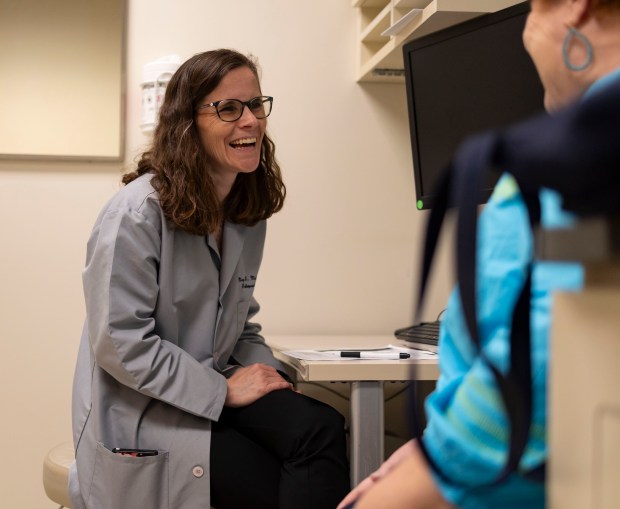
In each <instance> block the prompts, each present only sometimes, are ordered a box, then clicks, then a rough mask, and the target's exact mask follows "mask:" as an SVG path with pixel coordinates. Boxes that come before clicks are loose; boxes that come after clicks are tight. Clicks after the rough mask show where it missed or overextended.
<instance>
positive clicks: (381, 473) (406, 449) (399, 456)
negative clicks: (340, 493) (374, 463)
mask: <svg viewBox="0 0 620 509" xmlns="http://www.w3.org/2000/svg"><path fill="white" fill-rule="evenodd" d="M414 452H415V443H414V441H413V440H410V441H409V442H407V443H406V444H405V445H403V446H401V447H399V448H398V449H396V451H394V453H393V454H392V455H391V456H390V457H389V458H388V459H386V460H385V461H384V462H383V464H382V465H381V466H380V467H379V468H378V469H377V470H375V471H374V472H373V473H372V474H370V475H369V476H368V477H366V479H364V480H363V481H362V482H361V483H359V484H358V485H357V486H356V487H355V488H353V490H351V492H350V493H349V494H348V495H347V496H346V497H344V499H343V500H342V502H340V504H338V507H337V508H336V509H342V508H343V507H345V506H346V505H347V504H350V503H351V502H354V501H356V500H357V499H358V498H359V497H361V496H362V495H363V494H364V493H366V492H367V491H368V490H369V489H370V488H371V487H372V486H374V484H375V483H376V482H377V481H379V480H381V479H383V478H384V477H385V476H386V475H387V474H388V473H389V472H390V471H391V470H393V469H394V468H395V467H396V466H397V465H399V464H400V463H401V462H402V461H403V460H404V459H405V458H408V457H409V456H411V455H412V454H413V453H414Z"/></svg>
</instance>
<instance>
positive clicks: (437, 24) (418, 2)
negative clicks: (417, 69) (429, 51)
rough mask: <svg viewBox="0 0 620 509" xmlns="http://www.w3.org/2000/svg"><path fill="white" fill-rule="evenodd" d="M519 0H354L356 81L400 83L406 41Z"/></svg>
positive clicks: (502, 7)
mask: <svg viewBox="0 0 620 509" xmlns="http://www.w3.org/2000/svg"><path fill="white" fill-rule="evenodd" d="M521 1H522V0H353V7H354V8H355V9H356V11H357V15H358V43H359V44H358V55H357V81H358V82H378V83H402V82H404V72H405V71H404V69H405V68H404V64H403V55H402V46H403V44H404V43H405V42H407V41H410V40H412V39H417V38H418V37H422V36H424V35H427V34H430V33H432V32H436V31H438V30H441V29H443V28H446V27H449V26H451V25H456V24H457V23H461V22H463V21H466V20H468V19H471V18H474V17H476V16H480V15H481V14H485V13H488V12H495V11H498V10H500V9H504V8H506V7H510V6H511V5H515V4H518V3H520V2H521ZM414 10H415V11H414ZM386 30H389V33H387V34H386V33H385V32H386Z"/></svg>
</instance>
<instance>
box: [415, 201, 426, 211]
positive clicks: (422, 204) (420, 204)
mask: <svg viewBox="0 0 620 509" xmlns="http://www.w3.org/2000/svg"><path fill="white" fill-rule="evenodd" d="M416 206H417V207H418V210H422V209H423V208H424V202H423V201H422V200H418V201H417V203H416Z"/></svg>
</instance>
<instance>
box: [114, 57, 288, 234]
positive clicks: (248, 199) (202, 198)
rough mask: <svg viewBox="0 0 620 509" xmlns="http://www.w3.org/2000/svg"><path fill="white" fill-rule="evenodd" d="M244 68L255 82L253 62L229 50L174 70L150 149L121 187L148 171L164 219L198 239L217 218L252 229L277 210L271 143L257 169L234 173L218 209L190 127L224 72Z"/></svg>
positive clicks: (281, 190)
mask: <svg viewBox="0 0 620 509" xmlns="http://www.w3.org/2000/svg"><path fill="white" fill-rule="evenodd" d="M239 67H248V68H249V69H250V70H251V71H252V73H254V75H255V76H256V79H257V81H258V82H259V83H260V79H259V75H258V68H257V65H256V64H255V62H254V61H253V60H252V59H251V58H249V57H247V56H245V55H242V54H241V53H238V52H237V51H234V50H230V49H219V50H214V51H207V52H204V53H199V54H197V55H194V56H193V57H192V58H190V59H189V60H187V61H186V62H185V63H183V64H182V65H181V67H179V69H178V70H177V71H176V72H175V73H174V75H173V76H172V78H171V80H170V82H169V83H168V86H167V87H166V94H165V97H164V101H163V104H162V106H161V108H160V111H159V122H158V124H157V127H156V129H155V132H154V135H153V144H152V146H151V148H150V149H149V150H148V151H146V152H144V153H143V154H142V156H141V158H140V160H139V162H138V166H137V168H136V170H135V171H133V172H131V173H128V174H126V175H124V176H123V180H122V181H123V184H128V183H129V182H131V181H133V180H135V179H136V178H138V177H139V176H141V175H143V174H145V173H152V174H153V177H152V180H151V182H152V185H153V187H154V188H155V190H156V191H157V192H158V194H159V200H160V203H161V207H162V209H163V212H164V215H165V217H166V218H167V219H168V220H169V221H170V222H171V223H172V224H173V225H175V226H176V227H177V228H179V229H181V230H184V231H187V232H189V233H194V234H198V235H206V234H207V233H208V232H213V231H215V230H216V229H217V226H218V224H219V223H220V221H221V220H222V219H227V220H229V221H232V222H235V223H240V224H244V225H248V226H253V225H255V224H256V223H258V222H259V221H261V220H263V219H267V218H268V217H270V216H271V215H272V214H274V213H276V212H278V211H279V210H280V209H281V208H282V205H283V204H284V197H285V196H286V188H285V186H284V182H283V181H282V175H281V172H280V166H279V165H278V163H277V162H276V159H275V145H274V143H273V141H272V140H271V139H270V138H269V136H268V135H267V133H265V136H264V137H263V142H262V146H261V157H260V163H259V165H258V168H257V169H256V170H255V171H254V172H252V173H239V174H238V175H237V178H236V180H235V183H234V185H233V187H232V189H231V191H230V193H229V195H228V197H227V198H226V200H225V202H224V203H223V204H222V206H220V204H219V202H218V199H217V196H216V193H215V186H214V184H213V181H212V179H211V176H210V172H209V171H208V168H209V166H210V165H211V162H210V158H209V155H208V154H207V153H206V151H205V149H204V147H203V145H202V143H201V141H200V138H199V135H198V131H197V129H196V123H195V122H194V117H195V113H196V108H197V106H198V105H199V103H200V101H201V100H202V99H203V98H204V97H205V96H206V95H207V94H209V93H210V92H211V91H213V90H214V89H215V88H216V87H217V86H218V84H219V83H220V81H221V80H222V79H223V78H224V76H226V74H227V73H229V72H230V71H232V70H234V69H237V68H239Z"/></svg>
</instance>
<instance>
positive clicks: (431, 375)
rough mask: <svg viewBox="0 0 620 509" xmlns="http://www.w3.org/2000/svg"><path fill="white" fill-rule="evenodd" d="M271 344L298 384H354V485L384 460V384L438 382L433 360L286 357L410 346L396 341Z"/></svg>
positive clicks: (275, 339) (327, 339)
mask: <svg viewBox="0 0 620 509" xmlns="http://www.w3.org/2000/svg"><path fill="white" fill-rule="evenodd" d="M267 343H268V344H269V346H270V347H271V348H273V350H274V355H275V356H276V357H277V358H278V359H280V360H281V361H282V362H284V363H285V364H287V365H288V366H290V367H292V368H293V369H294V370H295V372H296V374H297V379H298V381H302V382H349V383H350V384H351V409H350V412H351V415H350V423H351V430H350V432H351V444H350V445H351V447H350V451H351V484H352V485H353V486H356V485H357V484H358V483H359V482H360V481H361V480H362V479H364V478H365V477H367V476H368V475H370V474H371V473H372V472H374V471H375V470H376V469H377V468H378V467H379V465H381V462H382V461H383V455H384V444H383V435H384V423H383V413H384V410H383V382H386V381H406V380H412V376H413V374H414V373H413V371H412V368H413V366H415V367H416V371H415V379H416V380H437V377H438V376H439V366H438V361H437V360H436V359H434V360H402V361H386V360H353V361H351V360H348V361H302V360H299V359H296V358H294V357H289V356H287V355H285V354H284V353H282V352H283V351H284V350H301V349H310V348H312V349H335V350H341V349H355V348H377V347H381V346H386V345H388V344H393V345H398V344H403V345H406V343H405V342H401V341H399V340H397V339H396V338H395V337H394V336H391V335H390V336H363V335H359V336H354V335H352V336H337V335H334V336H302V335H291V336H271V337H269V338H268V340H267Z"/></svg>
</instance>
